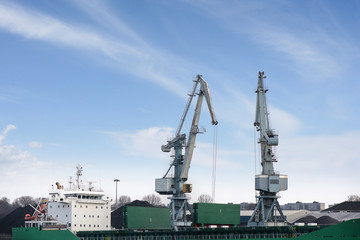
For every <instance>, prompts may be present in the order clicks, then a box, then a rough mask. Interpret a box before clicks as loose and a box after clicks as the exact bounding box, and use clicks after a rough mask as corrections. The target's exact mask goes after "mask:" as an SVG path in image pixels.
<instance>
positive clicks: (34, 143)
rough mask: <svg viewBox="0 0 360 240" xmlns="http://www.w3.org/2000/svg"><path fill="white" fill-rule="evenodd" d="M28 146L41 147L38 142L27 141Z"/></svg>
mask: <svg viewBox="0 0 360 240" xmlns="http://www.w3.org/2000/svg"><path fill="white" fill-rule="evenodd" d="M28 145H29V147H30V148H42V146H43V145H42V143H40V142H29V143H28Z"/></svg>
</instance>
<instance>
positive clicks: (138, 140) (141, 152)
mask: <svg viewBox="0 0 360 240" xmlns="http://www.w3.org/2000/svg"><path fill="white" fill-rule="evenodd" d="M100 133H102V134H105V135H107V136H110V137H111V138H113V139H114V140H115V141H116V143H117V144H119V146H120V147H121V149H122V150H123V151H122V152H123V154H125V155H129V156H135V157H147V158H158V159H167V158H168V155H167V154H165V153H163V152H162V151H161V145H164V144H166V141H167V140H169V139H170V137H171V136H172V135H173V134H174V133H173V129H172V128H160V127H152V128H148V129H142V130H137V131H134V132H106V131H103V132H100Z"/></svg>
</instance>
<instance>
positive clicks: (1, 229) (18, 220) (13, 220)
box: [0, 205, 34, 234]
mask: <svg viewBox="0 0 360 240" xmlns="http://www.w3.org/2000/svg"><path fill="white" fill-rule="evenodd" d="M33 213H34V209H33V208H32V207H30V206H29V205H28V206H25V207H18V208H17V209H15V210H14V211H12V212H11V213H9V214H8V215H6V216H5V217H4V218H3V219H1V220H0V234H1V233H2V234H11V229H12V228H13V227H21V226H24V225H25V220H24V218H25V214H30V215H32V214H33Z"/></svg>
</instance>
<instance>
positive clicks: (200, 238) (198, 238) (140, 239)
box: [80, 233, 301, 240]
mask: <svg viewBox="0 0 360 240" xmlns="http://www.w3.org/2000/svg"><path fill="white" fill-rule="evenodd" d="M300 235H301V234H291V235H289V234H287V233H271V234H270V233H268V234H255V233H248V234H246V233H239V234H216V235H215V234H214V235H212V234H203V235H191V234H189V235H187V234H186V235H178V236H171V235H167V236H106V237H100V236H97V237H80V240H194V239H195V240H210V239H264V238H294V237H297V236H300Z"/></svg>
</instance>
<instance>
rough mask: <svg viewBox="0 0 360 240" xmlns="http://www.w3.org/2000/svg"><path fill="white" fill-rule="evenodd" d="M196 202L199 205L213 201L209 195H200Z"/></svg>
mask: <svg viewBox="0 0 360 240" xmlns="http://www.w3.org/2000/svg"><path fill="white" fill-rule="evenodd" d="M198 202H199V203H212V202H213V200H212V197H211V196H210V195H207V194H201V195H200V196H199V197H198Z"/></svg>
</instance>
